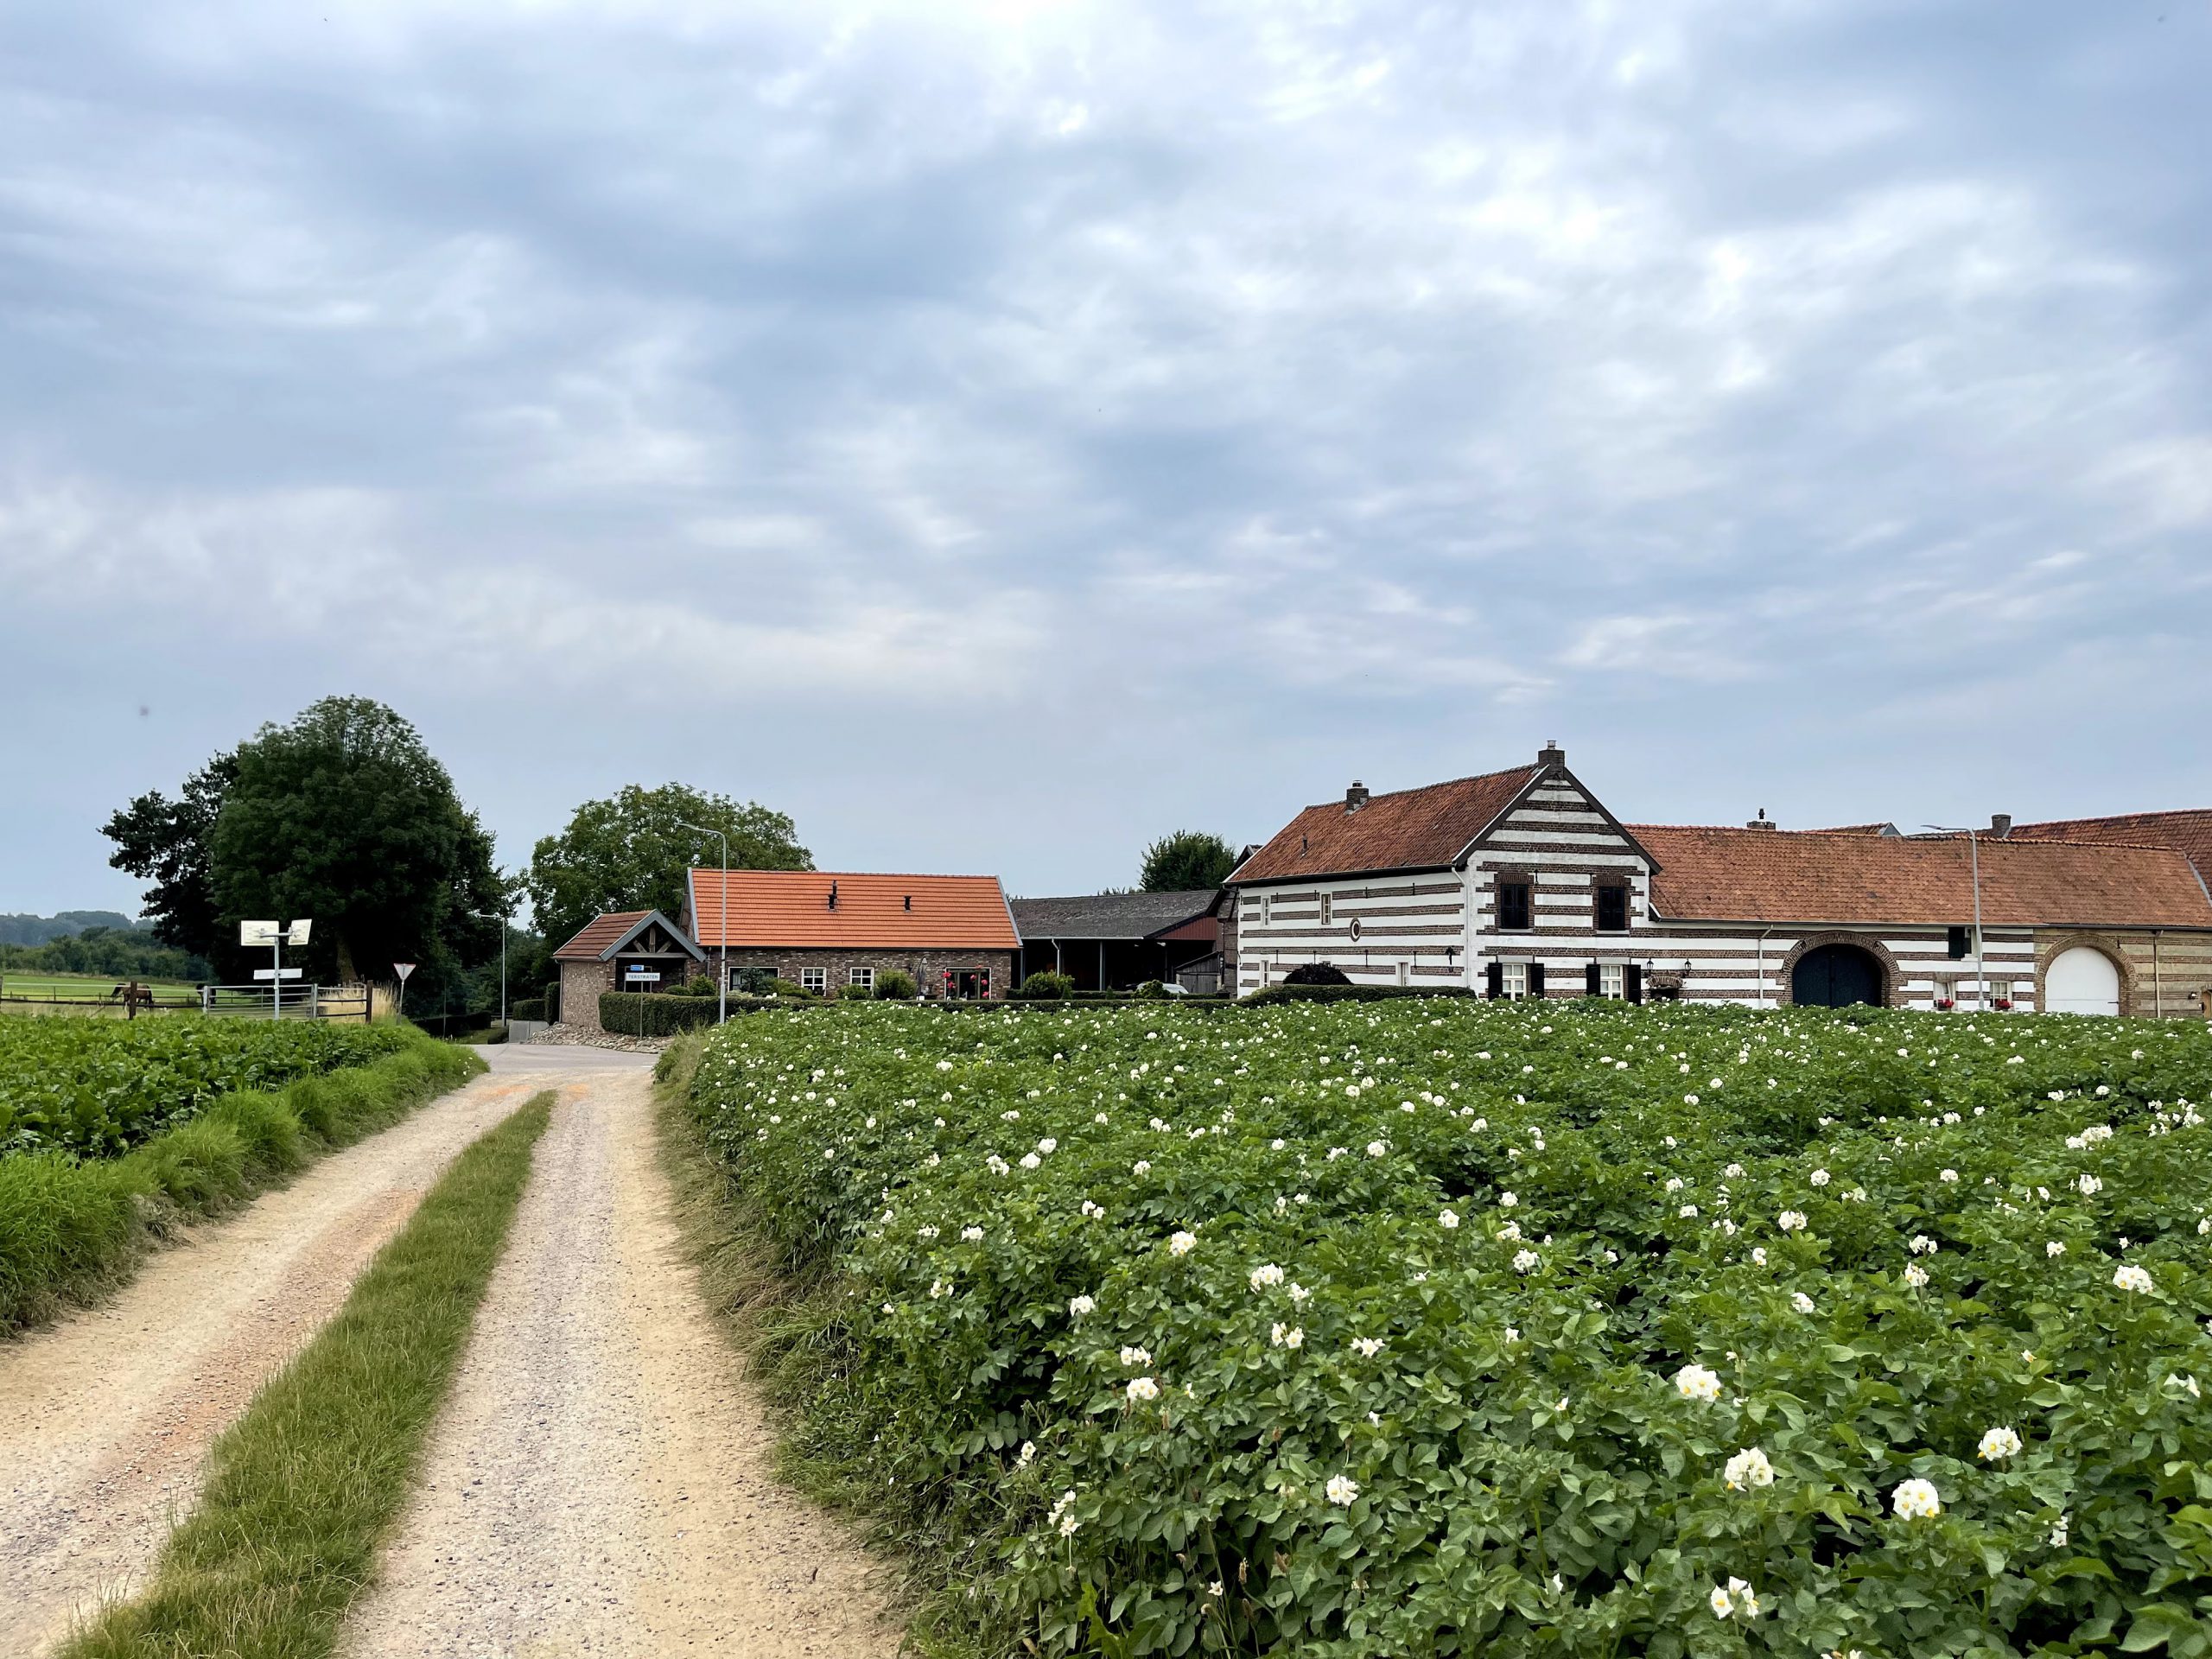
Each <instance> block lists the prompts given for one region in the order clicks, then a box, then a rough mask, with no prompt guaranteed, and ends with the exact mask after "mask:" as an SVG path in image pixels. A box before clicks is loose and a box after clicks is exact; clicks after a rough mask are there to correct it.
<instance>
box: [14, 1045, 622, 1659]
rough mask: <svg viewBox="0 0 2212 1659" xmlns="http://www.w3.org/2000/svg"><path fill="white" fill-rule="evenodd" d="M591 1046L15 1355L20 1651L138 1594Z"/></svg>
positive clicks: (333, 1177)
mask: <svg viewBox="0 0 2212 1659" xmlns="http://www.w3.org/2000/svg"><path fill="white" fill-rule="evenodd" d="M492 1052H493V1053H494V1054H498V1053H499V1051H497V1050H494V1051H492ZM590 1052H592V1053H594V1055H595V1054H596V1052H597V1051H590ZM574 1053H575V1051H569V1050H563V1049H546V1050H542V1051H532V1050H530V1049H519V1050H517V1051H514V1052H513V1054H512V1055H510V1056H505V1057H503V1058H501V1059H499V1060H496V1061H495V1062H494V1064H495V1065H496V1066H497V1068H498V1069H497V1070H495V1071H493V1074H492V1075H491V1076H489V1077H479V1078H478V1079H476V1081H475V1082H474V1083H472V1084H469V1085H468V1086H467V1087H466V1088H465V1089H461V1090H458V1091H456V1092H455V1093H454V1094H451V1095H448V1096H445V1097H444V1098H443V1099H442V1100H437V1101H434V1102H432V1103H430V1104H429V1105H428V1106H425V1107H423V1109H420V1110H419V1111H417V1112H416V1113H415V1114H414V1115H413V1116H411V1117H409V1118H407V1119H406V1120H404V1122H400V1123H398V1124H397V1125H395V1126H394V1127H393V1128H389V1129H386V1130H385V1131H384V1132H383V1133H382V1134H380V1135H374V1136H372V1137H371V1138H370V1139H369V1140H366V1141H362V1142H361V1143H360V1144H359V1145H358V1146H355V1147H349V1148H347V1149H346V1151H343V1152H340V1153H337V1154H334V1155H332V1156H331V1157H329V1158H327V1159H325V1160H323V1161H322V1162H321V1163H320V1164H318V1165H316V1166H315V1167H314V1168H312V1169H310V1170H308V1172H307V1173H304V1174H303V1175H302V1176H301V1177H300V1178H299V1179H297V1180H296V1181H295V1182H293V1183H292V1184H291V1185H289V1186H288V1187H285V1188H283V1190H281V1191H278V1192H270V1193H266V1194H264V1196H263V1197H262V1198H260V1199H259V1200H257V1202H256V1203H254V1204H253V1205H251V1207H249V1208H248V1209H246V1210H245V1211H242V1212H241V1213H239V1214H238V1215H237V1216H234V1217H232V1218H231V1219H230V1220H228V1221H226V1222H222V1223H218V1224H211V1225H208V1226H205V1227H201V1228H199V1229H197V1230H195V1232H194V1236H192V1237H191V1238H190V1239H189V1240H188V1242H187V1243H184V1244H182V1245H181V1246H180V1247H178V1248H176V1249H170V1250H167V1251H163V1252H162V1253H160V1254H158V1255H155V1256H153V1257H152V1258H151V1259H150V1260H149V1262H147V1263H146V1265H145V1267H144V1268H143V1270H142V1271H141V1272H140V1273H139V1274H138V1277H137V1279H136V1280H134V1281H132V1282H131V1284H130V1286H129V1287H126V1288H125V1289H124V1291H123V1293H122V1294H120V1295H118V1297H116V1298H115V1299H114V1300H112V1301H111V1302H109V1303H108V1304H107V1305H106V1306H104V1307H101V1308H99V1309H97V1310H95V1311H93V1312H91V1313H81V1314H78V1315H75V1316H74V1317H73V1318H71V1319H67V1320H66V1321H65V1322H64V1323H62V1324H60V1325H57V1326H55V1327H54V1329H52V1330H49V1331H45V1332H38V1333H35V1334H34V1335H32V1336H29V1337H28V1338H23V1339H22V1340H21V1341H17V1342H12V1343H4V1344H0V1653H4V1654H8V1655H10V1656H17V1655H29V1654H34V1653H36V1652H39V1651H40V1650H41V1649H43V1648H45V1647H47V1646H48V1645H50V1644H51V1643H53V1642H54V1640H55V1639H56V1638H57V1637H60V1635H62V1634H63V1633H64V1632H65V1631H66V1630H67V1627H68V1625H69V1623H70V1621H71V1619H72V1618H73V1617H75V1616H76V1615H78V1614H79V1613H82V1612H85V1611H89V1610H91V1609H92V1607H94V1606H95V1605H98V1603H99V1600H100V1599H101V1598H103V1597H105V1596H113V1595H116V1594H118V1593H120V1592H124V1591H126V1590H128V1589H129V1588H130V1586H131V1584H132V1583H133V1582H134V1580H136V1578H137V1575H138V1574H139V1573H141V1572H143V1570H144V1568H145V1567H147V1566H148V1565H149V1564H150V1563H151V1561H152V1560H153V1559H154V1557H155V1555H156V1553H157V1552H158V1550H159V1549H160V1548H161V1544H162V1540H163V1539H164V1538H165V1537H167V1535H168V1529H169V1525H170V1523H171V1521H172V1519H173V1518H174V1516H175V1513H176V1512H178V1511H179V1510H181V1509H183V1508H185V1507H187V1506H188V1505H189V1503H190V1502H191V1499H192V1497H193V1494H194V1491H195V1490H196V1487H197V1482H198V1471H199V1467H200V1459H201V1457H202V1455H203V1454H204V1453H205V1452H206V1451H207V1446H208V1444H209V1443H210V1442H211V1441H212V1440H213V1439H214V1437H215V1436H216V1434H217V1433H219V1432H220V1431H221V1429H222V1428H223V1427H225V1426H226V1424H228V1423H229V1422H230V1421H231V1420H232V1418H233V1417H235V1416H236V1415H237V1414H238V1412H239V1410H240V1409H241V1408H243V1407H244V1406H245V1403H246V1402H247V1401H248V1400H250V1399H251V1397H252V1395H253V1393H254V1390H255V1389H257V1388H259V1387H260V1386H261V1384H262V1383H263V1382H264V1381H265V1380H266V1379H267V1378H268V1376H270V1374H271V1373H272V1372H274V1371H275V1370H277V1367H279V1366H280V1365H281V1364H283V1362H284V1360H285V1359H286V1358H288V1357H289V1356H290V1355H291V1354H292V1352H293V1351H295V1350H296V1349H297V1348H298V1347H299V1346H300V1344H302V1343H303V1342H305V1341H306V1340H307V1339H308V1338H309V1337H311V1336H312V1335H314V1333H315V1331H316V1329H317V1328H318V1327H319V1326H320V1325H321V1324H322V1322H323V1321H324V1320H325V1319H327V1318H328V1317H329V1316H330V1315H331V1314H332V1313H334V1312H335V1311H336V1310H337V1308H338V1306H339V1305H340V1303H341V1302H343V1301H344V1300H345V1298H346V1291H347V1290H348V1289H349V1288H350V1287H351V1286H352V1284H353V1279H354V1277H355V1275H356V1274H359V1272H360V1270H361V1269H362V1268H364V1267H365V1266H366V1265H367V1264H368V1261H369V1258H370V1257H371V1256H372V1255H375V1253H376V1251H377V1249H378V1247H379V1246H381V1245H382V1244H383V1243H384V1242H385V1240H386V1239H387V1238H389V1237H391V1235H392V1234H393V1233H394V1232H396V1231H397V1230H398V1228H399V1226H400V1224H402V1223H403V1222H404V1221H405V1220H406V1218H407V1217H408V1216H409V1215H410V1213H411V1212H412V1211H413V1210H414V1208H415V1205H416V1202H417V1201H418V1200H419V1199H420V1198H422V1196H423V1192H424V1191H425V1190H426V1189H427V1188H428V1187H429V1185H430V1184H431V1182H432V1181H434V1180H435V1179H436V1178H437V1175H438V1173H439V1172H440V1171H441V1170H442V1169H443V1168H444V1166H445V1165H446V1163H447V1162H448V1160H450V1159H451V1158H452V1157H453V1156H454V1154H455V1153H457V1152H459V1151H460V1150H461V1148H462V1147H465V1146H467V1144H468V1143H469V1142H470V1141H473V1140H474V1139H475V1138H476V1137H477V1136H478V1135H480V1134H482V1133H483V1132H484V1131H485V1130H486V1129H487V1128H490V1127H491V1126H492V1125H493V1124H494V1123H496V1122H499V1119H500V1118H501V1117H502V1116H505V1114H506V1113H508V1112H509V1111H512V1109H514V1108H515V1107H516V1106H517V1105H518V1104H519V1103H521V1102H522V1101H523V1100H524V1099H526V1098H528V1096H530V1095H531V1094H532V1093H534V1092H535V1091H536V1090H539V1089H542V1088H548V1087H552V1086H556V1085H558V1084H563V1083H573V1082H574V1081H575V1079H576V1077H578V1076H579V1075H580V1073H579V1070H578V1067H579V1065H585V1066H588V1065H590V1064H591V1062H590V1061H589V1060H586V1061H584V1062H581V1063H579V1062H577V1061H576V1060H575V1058H573V1057H574ZM613 1058H624V1059H626V1058H628V1057H613ZM625 1069H626V1070H632V1071H634V1070H635V1069H636V1065H635V1063H634V1062H632V1064H631V1065H629V1066H627V1067H626V1068H625ZM582 1075H588V1073H583V1074H582Z"/></svg>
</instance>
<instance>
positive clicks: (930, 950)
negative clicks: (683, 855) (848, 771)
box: [683, 868, 1021, 999]
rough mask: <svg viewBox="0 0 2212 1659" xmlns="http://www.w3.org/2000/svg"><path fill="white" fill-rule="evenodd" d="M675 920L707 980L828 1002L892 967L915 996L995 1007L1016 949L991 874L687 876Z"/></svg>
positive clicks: (1007, 985)
mask: <svg viewBox="0 0 2212 1659" xmlns="http://www.w3.org/2000/svg"><path fill="white" fill-rule="evenodd" d="M683 923H684V925H685V928H686V931H688V932H689V933H690V937H691V938H693V939H694V940H695V941H696V942H697V944H698V946H699V948H700V950H702V951H703V952H704V953H705V955H706V957H707V961H708V963H709V969H710V970H711V971H714V972H718V973H724V974H729V975H734V974H736V973H737V971H738V970H739V969H744V968H766V969H769V970H771V971H772V973H774V975H775V976H776V977H777V978H779V979H783V980H788V981H790V982H791V983H793V984H795V985H798V986H799V987H800V988H802V989H805V990H810V991H820V992H823V993H825V994H828V995H837V994H838V993H839V992H840V991H841V990H842V988H844V987H846V986H848V985H853V986H859V987H861V988H863V989H866V990H870V991H872V990H874V988H875V981H876V976H878V975H880V974H883V973H887V972H889V971H892V970H893V969H895V970H897V971H898V972H900V973H903V974H906V975H908V976H911V977H912V979H913V982H914V984H915V986H916V988H918V990H919V992H920V994H921V995H924V996H925V997H931V998H940V997H952V998H960V999H969V998H987V997H1001V996H1004V995H1006V994H1007V992H1008V991H1009V990H1011V989H1012V988H1013V986H1014V964H1015V963H1016V961H1017V959H1018V958H1019V957H1020V950H1021V938H1020V934H1019V933H1018V932H1017V931H1015V928H1014V912H1012V911H1011V910H1010V909H1009V908H1007V899H1006V892H1005V890H1004V889H1003V888H1002V887H1000V886H999V879H998V877H996V876H995V875H878V874H863V873H860V872H855V871H850V870H730V871H728V872H724V871H721V870H718V869H716V870H709V869H696V868H695V869H693V870H692V871H691V872H690V886H689V888H688V896H687V898H686V899H685V901H684V907H683Z"/></svg>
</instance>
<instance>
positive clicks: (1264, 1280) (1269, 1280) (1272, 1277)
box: [1250, 1262, 1282, 1290]
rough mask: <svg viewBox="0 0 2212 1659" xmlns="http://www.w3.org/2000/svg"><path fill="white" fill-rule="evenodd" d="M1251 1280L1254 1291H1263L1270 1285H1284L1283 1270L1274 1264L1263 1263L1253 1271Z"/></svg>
mask: <svg viewBox="0 0 2212 1659" xmlns="http://www.w3.org/2000/svg"><path fill="white" fill-rule="evenodd" d="M1250 1278H1251V1281H1252V1288H1253V1289H1255V1290H1263V1289H1265V1288H1266V1287H1268V1286H1269V1285H1279V1284H1281V1283H1282V1269H1281V1268H1279V1267H1277V1266H1276V1265H1275V1264H1274V1262H1261V1263H1260V1265H1259V1266H1258V1267H1256V1268H1253V1269H1252V1272H1251V1274H1250Z"/></svg>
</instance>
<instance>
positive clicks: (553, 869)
mask: <svg viewBox="0 0 2212 1659" xmlns="http://www.w3.org/2000/svg"><path fill="white" fill-rule="evenodd" d="M690 824H696V825H699V826H701V827H702V828H703V829H719V830H721V831H722V832H723V833H724V834H726V835H727V836H728V837H729V867H730V868H732V869H734V870H739V869H744V870H810V869H812V868H814V859H813V855H811V854H810V853H809V852H808V851H807V850H806V849H805V848H804V847H802V846H800V845H799V844H798V830H797V829H796V827H795V826H794V825H793V824H792V823H791V819H790V818H789V817H787V816H785V814H783V813H781V812H777V811H772V810H770V809H769V808H767V807H765V806H762V805H760V804H758V803H757V802H753V801H744V802H740V801H735V800H733V799H731V798H729V797H728V796H727V795H710V794H707V793H705V792H703V791H699V790H696V789H691V788H689V787H687V786H685V785H683V784H664V785H661V786H660V787H659V788H658V789H641V788H639V786H638V785H635V784H632V785H627V786H626V787H625V788H623V789H622V790H620V791H619V792H617V793H616V794H615V796H614V797H613V799H611V800H604V801H586V802H585V803H584V804H582V806H580V807H578V808H577V809H576V810H575V816H574V817H571V818H570V819H569V827H568V828H567V829H563V831H562V832H561V833H560V834H559V835H557V836H546V837H545V838H544V839H543V840H542V841H540V842H538V843H537V847H536V849H534V850H533V851H532V852H531V860H530V902H531V908H532V910H534V911H535V912H536V913H537V930H538V931H539V932H540V933H542V934H543V936H544V937H545V939H546V941H547V943H548V944H551V945H553V946H555V947H556V948H557V947H558V946H559V945H560V944H562V943H563V942H564V941H565V940H567V939H568V938H569V937H570V936H572V935H573V934H574V933H575V931H576V930H577V929H578V928H580V927H582V925H584V924H585V923H586V922H588V921H589V920H590V919H591V918H593V917H594V916H596V915H598V914H599V913H600V912H601V911H603V910H646V909H653V910H659V911H662V912H665V913H666V914H668V915H670V916H674V915H675V914H676V913H677V911H678V910H679V909H680V908H681V907H682V906H683V872H684V870H685V869H686V868H688V867H689V866H690V865H693V864H699V865H705V866H713V867H715V868H720V867H721V859H722V848H721V840H720V839H719V838H718V837H716V836H711V835H702V834H700V833H699V831H698V830H697V829H688V828H686V827H685V826H686V825H690Z"/></svg>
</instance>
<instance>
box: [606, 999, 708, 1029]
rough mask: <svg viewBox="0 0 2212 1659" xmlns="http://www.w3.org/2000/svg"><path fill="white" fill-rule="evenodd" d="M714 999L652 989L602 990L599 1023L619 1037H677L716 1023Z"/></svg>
mask: <svg viewBox="0 0 2212 1659" xmlns="http://www.w3.org/2000/svg"><path fill="white" fill-rule="evenodd" d="M599 1023H600V1024H601V1026H602V1027H605V1028H606V1029H607V1031H608V1032H609V1033H612V1034H613V1035H614V1036H617V1037H673V1036H675V1035H676V1033H678V1032H680V1031H693V1030H696V1029H697V1028H698V1027H701V1026H711V1025H713V1024H714V1023H715V1003H714V1002H713V1001H712V1000H710V999H708V998H704V997H696V996H667V995H656V994H655V993H653V992H652V991H601V993H600V994H599Z"/></svg>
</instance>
